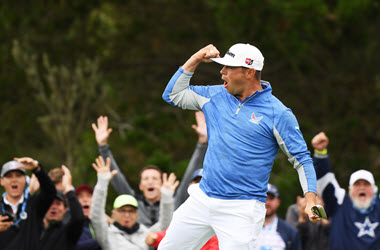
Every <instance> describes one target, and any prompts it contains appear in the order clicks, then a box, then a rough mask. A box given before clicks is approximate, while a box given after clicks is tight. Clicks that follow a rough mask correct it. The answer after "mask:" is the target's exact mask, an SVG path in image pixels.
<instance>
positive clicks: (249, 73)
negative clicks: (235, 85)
mask: <svg viewBox="0 0 380 250" xmlns="http://www.w3.org/2000/svg"><path fill="white" fill-rule="evenodd" d="M245 74H246V76H247V77H248V78H254V77H255V74H256V70H255V69H247V70H246V71H245Z"/></svg>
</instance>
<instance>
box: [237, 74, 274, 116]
mask: <svg viewBox="0 0 380 250" xmlns="http://www.w3.org/2000/svg"><path fill="white" fill-rule="evenodd" d="M260 83H261V87H262V88H263V90H258V91H256V92H255V93H253V94H252V95H250V96H248V97H247V98H245V99H244V100H243V101H242V100H240V99H239V98H237V97H236V96H233V95H231V96H232V97H233V98H234V99H235V100H236V101H237V102H238V103H239V107H238V108H237V110H236V112H235V114H236V115H237V114H238V113H239V111H240V109H241V107H242V106H243V105H244V104H245V103H247V102H249V101H252V100H259V99H261V98H264V97H265V96H267V95H268V94H271V93H272V87H271V86H270V83H269V82H267V81H261V82H260Z"/></svg>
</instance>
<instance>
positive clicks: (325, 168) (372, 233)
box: [311, 132, 380, 250]
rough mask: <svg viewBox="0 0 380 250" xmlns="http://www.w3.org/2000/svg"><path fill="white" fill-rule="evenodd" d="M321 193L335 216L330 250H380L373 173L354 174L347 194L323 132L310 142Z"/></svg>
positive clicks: (378, 206)
mask: <svg viewBox="0 0 380 250" xmlns="http://www.w3.org/2000/svg"><path fill="white" fill-rule="evenodd" d="M311 144H312V145H313V147H314V149H315V154H314V160H315V168H316V173H317V178H318V188H319V192H320V193H321V194H322V198H323V200H324V202H325V205H326V212H327V215H328V216H330V217H332V222H331V231H330V249H342V250H343V249H345V250H346V249H373V250H375V249H379V246H380V200H379V196H378V194H377V186H376V184H375V180H374V178H373V175H372V173H371V172H369V171H367V170H364V169H361V170H358V171H356V172H354V173H352V174H351V176H350V180H349V186H348V189H349V191H348V195H347V193H346V191H345V190H344V189H343V188H341V187H340V186H339V184H338V181H337V180H336V178H335V175H334V172H333V170H332V167H331V165H330V162H329V157H328V155H327V146H328V144H329V139H328V137H327V136H326V134H325V133H324V132H321V133H319V134H317V135H316V136H314V138H313V139H312V141H311Z"/></svg>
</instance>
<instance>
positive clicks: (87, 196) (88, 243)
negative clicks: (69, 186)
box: [75, 185, 101, 250]
mask: <svg viewBox="0 0 380 250" xmlns="http://www.w3.org/2000/svg"><path fill="white" fill-rule="evenodd" d="M93 191H94V190H93V189H92V187H90V186H88V185H80V186H79V187H77V189H75V194H76V195H77V197H78V201H79V203H80V205H81V206H82V211H83V215H84V216H85V218H86V219H85V222H84V225H83V231H82V235H81V236H80V238H79V240H78V242H77V245H76V247H75V249H76V250H100V249H101V248H100V246H99V244H98V242H97V241H96V240H95V234H94V229H93V226H92V224H91V220H90V211H91V204H92V193H93Z"/></svg>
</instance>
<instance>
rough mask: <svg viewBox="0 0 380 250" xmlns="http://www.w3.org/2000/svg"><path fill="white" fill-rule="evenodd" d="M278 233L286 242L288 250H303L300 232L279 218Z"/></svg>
mask: <svg viewBox="0 0 380 250" xmlns="http://www.w3.org/2000/svg"><path fill="white" fill-rule="evenodd" d="M277 232H278V233H279V234H280V236H281V238H282V239H283V241H284V242H285V246H286V249H287V250H301V249H302V245H301V239H300V236H299V234H298V231H297V230H296V229H295V228H294V227H292V226H291V225H289V224H288V223H287V222H286V221H284V220H283V219H281V218H278V224H277Z"/></svg>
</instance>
